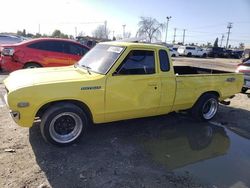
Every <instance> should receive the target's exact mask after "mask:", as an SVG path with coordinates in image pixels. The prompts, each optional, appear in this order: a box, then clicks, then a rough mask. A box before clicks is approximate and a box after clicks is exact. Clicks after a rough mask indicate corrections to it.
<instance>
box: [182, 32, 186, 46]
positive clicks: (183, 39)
mask: <svg viewBox="0 0 250 188" xmlns="http://www.w3.org/2000/svg"><path fill="white" fill-rule="evenodd" d="M185 32H186V29H183V38H182V44H183V45H184V42H185Z"/></svg>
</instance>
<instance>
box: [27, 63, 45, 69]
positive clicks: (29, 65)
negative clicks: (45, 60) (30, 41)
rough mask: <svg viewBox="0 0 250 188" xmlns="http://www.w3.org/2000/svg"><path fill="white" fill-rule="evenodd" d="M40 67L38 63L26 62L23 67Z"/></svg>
mask: <svg viewBox="0 0 250 188" xmlns="http://www.w3.org/2000/svg"><path fill="white" fill-rule="evenodd" d="M39 67H41V65H39V64H38V63H26V64H25V65H24V67H23V68H24V69H33V68H39Z"/></svg>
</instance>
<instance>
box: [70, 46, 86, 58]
mask: <svg viewBox="0 0 250 188" xmlns="http://www.w3.org/2000/svg"><path fill="white" fill-rule="evenodd" d="M86 52H87V50H86V49H85V48H83V47H81V46H79V45H77V44H70V45H69V53H70V54H73V55H79V56H83V55H84V54H86Z"/></svg>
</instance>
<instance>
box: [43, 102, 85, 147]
mask: <svg viewBox="0 0 250 188" xmlns="http://www.w3.org/2000/svg"><path fill="white" fill-rule="evenodd" d="M87 124H88V118H87V114H86V113H85V112H84V111H83V110H82V109H81V108H79V107H78V106H76V105H74V104H71V103H58V104H55V105H54V106H52V107H50V108H49V109H48V110H47V111H46V112H45V113H44V115H43V116H42V118H41V125H40V128H41V133H42V136H43V138H44V139H45V140H46V141H48V142H50V143H52V144H55V145H59V146H65V145H70V144H72V143H74V142H76V141H77V140H78V139H79V138H80V136H81V135H82V134H83V132H85V131H86V128H87Z"/></svg>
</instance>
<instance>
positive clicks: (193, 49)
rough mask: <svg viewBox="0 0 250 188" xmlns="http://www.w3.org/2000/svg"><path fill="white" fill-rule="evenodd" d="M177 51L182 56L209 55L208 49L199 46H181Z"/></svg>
mask: <svg viewBox="0 0 250 188" xmlns="http://www.w3.org/2000/svg"><path fill="white" fill-rule="evenodd" d="M177 51H178V52H179V54H180V55H182V56H188V57H192V56H198V57H207V51H206V50H203V49H202V48H200V47H197V46H180V47H179V48H178V50H177Z"/></svg>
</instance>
